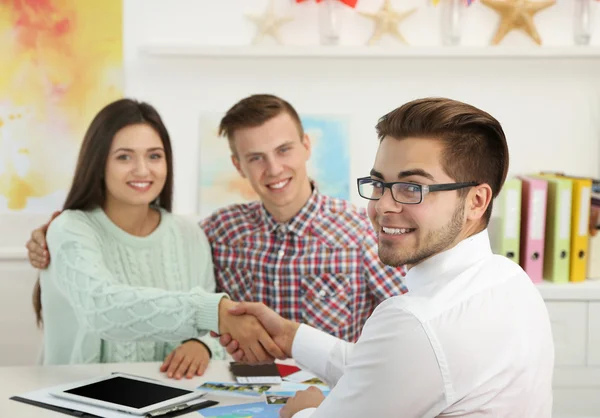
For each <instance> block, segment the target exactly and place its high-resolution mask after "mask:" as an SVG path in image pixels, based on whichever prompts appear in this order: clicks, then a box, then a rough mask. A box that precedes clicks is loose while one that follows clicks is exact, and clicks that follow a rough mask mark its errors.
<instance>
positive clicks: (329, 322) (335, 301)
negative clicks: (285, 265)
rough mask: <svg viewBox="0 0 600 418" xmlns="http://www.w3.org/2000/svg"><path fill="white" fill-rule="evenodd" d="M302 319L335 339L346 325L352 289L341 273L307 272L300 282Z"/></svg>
mask: <svg viewBox="0 0 600 418" xmlns="http://www.w3.org/2000/svg"><path fill="white" fill-rule="evenodd" d="M300 293H301V298H302V303H301V306H302V322H304V323H305V324H308V325H310V326H312V327H315V328H317V329H320V330H322V331H325V332H327V333H328V334H331V335H334V336H336V337H338V338H342V337H343V336H345V334H346V328H347V327H348V326H349V325H350V322H351V321H350V319H351V310H350V302H351V300H352V294H351V293H352V292H351V286H350V281H349V276H348V275H347V274H344V273H321V274H319V275H308V276H305V277H303V278H302V280H301V283H300Z"/></svg>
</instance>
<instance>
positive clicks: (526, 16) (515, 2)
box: [481, 0, 556, 45]
mask: <svg viewBox="0 0 600 418" xmlns="http://www.w3.org/2000/svg"><path fill="white" fill-rule="evenodd" d="M481 3H482V4H483V5H485V6H487V7H490V8H492V9H494V10H495V11H496V12H497V13H498V14H499V15H500V19H501V20H500V25H499V26H498V30H497V31H496V34H495V35H494V39H492V44H493V45H498V44H499V43H500V41H502V39H504V37H505V36H506V35H507V34H508V33H509V32H510V31H512V30H515V29H522V30H523V31H524V32H525V33H526V34H527V35H529V37H530V38H531V39H533V41H534V42H535V43H536V44H538V45H541V44H542V39H541V38H540V34H539V33H538V31H537V29H536V27H535V24H534V23H533V16H535V14H536V13H538V12H541V11H542V10H544V9H547V8H548V7H550V6H554V4H555V3H556V2H555V1H554V0H545V1H530V0H481Z"/></svg>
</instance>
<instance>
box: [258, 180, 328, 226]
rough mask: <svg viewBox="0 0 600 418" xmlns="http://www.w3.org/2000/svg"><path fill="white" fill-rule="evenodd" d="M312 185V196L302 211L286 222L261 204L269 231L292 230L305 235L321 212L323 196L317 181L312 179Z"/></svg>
mask: <svg viewBox="0 0 600 418" xmlns="http://www.w3.org/2000/svg"><path fill="white" fill-rule="evenodd" d="M310 185H311V188H312V193H311V194H310V197H309V198H308V200H307V201H306V203H305V204H304V206H303V207H302V209H300V211H299V212H298V213H297V214H296V215H294V217H293V218H292V219H290V220H289V221H288V222H286V223H280V222H277V221H276V220H275V218H273V215H271V214H270V213H269V212H268V211H267V209H266V208H265V205H264V204H262V205H260V212H261V218H262V220H263V224H264V226H265V227H266V229H267V231H269V232H273V231H275V230H279V231H283V232H287V231H290V232H293V233H294V234H296V235H299V236H301V235H304V233H305V232H306V230H307V229H308V227H309V225H310V223H311V222H312V221H313V219H315V217H316V216H317V213H319V211H320V209H321V204H322V196H321V194H320V193H319V191H318V189H317V186H316V184H315V182H314V181H311V182H310Z"/></svg>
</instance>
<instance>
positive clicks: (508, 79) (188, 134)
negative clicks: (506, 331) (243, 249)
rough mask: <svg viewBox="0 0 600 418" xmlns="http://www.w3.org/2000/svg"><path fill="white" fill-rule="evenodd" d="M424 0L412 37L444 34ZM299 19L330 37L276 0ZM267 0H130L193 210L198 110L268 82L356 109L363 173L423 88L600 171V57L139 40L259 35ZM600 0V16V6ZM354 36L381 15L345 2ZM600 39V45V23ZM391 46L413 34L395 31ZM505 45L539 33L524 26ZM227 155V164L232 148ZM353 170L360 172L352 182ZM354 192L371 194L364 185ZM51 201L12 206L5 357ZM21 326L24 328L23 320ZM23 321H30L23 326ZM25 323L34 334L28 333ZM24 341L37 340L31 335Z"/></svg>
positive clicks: (136, 92) (2, 359) (548, 154)
mask: <svg viewBox="0 0 600 418" xmlns="http://www.w3.org/2000/svg"><path fill="white" fill-rule="evenodd" d="M380 3H381V0H360V1H359V9H361V10H372V9H376V8H377V7H378V6H379V4H380ZM394 3H395V4H396V5H397V6H396V7H397V8H398V9H402V8H404V7H403V5H407V6H410V5H419V6H420V9H419V11H418V12H417V13H416V14H415V15H414V16H412V17H411V18H409V19H408V20H407V21H406V22H405V24H404V25H403V26H402V31H403V33H404V35H405V37H406V38H407V39H408V40H409V41H410V42H411V44H412V45H413V46H431V45H438V44H439V33H438V29H437V28H438V26H439V25H438V20H439V10H440V9H439V8H434V7H432V6H428V5H426V2H425V0H422V1H420V0H414V1H410V0H405V1H400V0H399V1H395V2H394ZM277 4H278V5H280V6H281V10H282V11H283V12H284V13H289V14H293V16H294V17H295V21H294V22H292V23H290V24H289V25H286V26H284V28H283V29H282V31H281V33H282V37H283V38H284V39H285V40H286V43H288V44H294V45H301V44H305V45H313V44H317V43H318V31H317V25H316V19H317V16H318V9H317V7H318V6H317V5H316V4H314V2H313V1H310V2H306V3H303V4H300V5H296V4H295V3H294V2H293V1H292V0H277ZM264 5H266V0H218V1H208V0H170V1H168V2H167V1H164V0H124V14H125V16H124V37H125V38H124V48H125V57H124V60H125V75H126V86H127V87H126V93H127V95H129V96H132V97H135V98H138V99H143V100H147V101H149V102H150V103H152V104H154V105H155V106H156V107H157V108H158V110H159V111H160V112H161V114H162V115H163V117H164V119H165V122H166V124H167V127H168V128H169V130H170V132H171V137H172V139H173V142H174V148H175V164H176V189H175V211H176V212H179V213H185V214H193V213H194V212H195V211H196V199H197V187H196V182H197V178H198V176H197V168H198V167H197V161H198V130H199V129H198V128H199V115H200V113H201V112H203V111H219V112H224V111H225V110H226V109H227V108H228V107H229V106H231V105H232V104H233V103H234V102H235V101H237V100H239V99H240V98H242V97H243V96H245V95H248V94H251V93H256V92H271V93H274V94H277V95H280V96H283V97H284V98H286V99H288V100H289V101H291V103H292V104H294V106H296V107H297V109H298V110H299V111H300V112H303V113H307V112H310V113H319V112H325V113H332V112H339V113H349V114H351V115H352V116H353V118H352V120H353V126H352V130H351V131H352V137H351V144H352V151H353V154H352V164H351V178H356V177H359V176H362V175H365V173H367V172H368V170H369V169H370V167H371V163H372V160H373V157H374V154H375V151H376V138H375V134H374V129H373V127H374V125H375V123H376V121H377V119H378V118H379V117H380V116H381V115H382V114H384V113H386V112H387V111H389V110H391V109H393V108H395V107H397V106H399V105H400V104H402V103H403V102H405V101H408V100H410V99H413V98H416V97H421V96H426V95H437V96H440V95H441V96H449V97H452V98H456V99H460V100H464V101H467V102H470V103H472V104H474V105H477V106H480V107H482V108H483V109H485V110H488V111H489V112H491V113H492V114H493V115H495V116H496V117H497V118H498V119H499V120H500V121H501V122H502V123H503V125H504V128H505V130H506V133H507V135H508V140H509V146H510V151H511V172H512V173H522V172H527V171H537V170H540V169H547V170H548V169H559V170H563V171H567V172H570V173H573V174H576V175H591V176H596V175H599V174H600V173H599V170H598V161H599V151H600V150H599V145H598V143H599V141H600V125H599V118H598V115H600V83H599V81H600V80H599V78H600V59H585V60H584V59H564V60H560V59H534V60H532V59H501V58H494V59H459V58H453V59H402V58H399V59H382V58H378V59H376V58H372V59H371V58H366V59H327V58H301V59H300V58H296V59H281V58H269V59H260V60H259V59H250V58H231V59H216V58H190V57H188V58H185V57H179V58H156V57H149V56H147V55H144V54H142V53H141V51H140V48H141V47H143V46H145V45H148V44H153V43H161V44H162V43H185V44H205V45H242V44H248V43H249V39H250V38H251V37H252V35H253V31H254V28H253V25H252V24H251V23H250V22H249V21H247V20H246V19H245V18H244V17H243V16H242V13H246V12H247V13H260V12H261V11H262V10H263V7H264ZM593 6H594V16H595V17H596V18H597V17H598V14H599V11H598V10H599V8H598V6H597V5H595V4H594V5H593ZM571 8H572V2H571V1H566V0H559V4H557V5H556V6H555V7H553V8H551V9H548V10H547V11H544V12H541V13H540V14H539V15H538V16H537V17H536V22H537V25H538V28H539V31H540V33H541V36H542V37H543V39H544V40H545V43H546V46H561V45H562V46H564V45H570V44H571V43H572V41H571V40H572V36H571V27H570V25H571V21H572V18H571V16H572V13H571ZM342 13H343V16H342V17H343V22H342V23H343V32H342V43H343V44H347V45H350V44H354V45H361V44H363V43H364V42H365V41H366V39H367V38H368V37H369V36H370V33H371V26H370V25H371V23H370V21H369V20H367V19H364V18H362V17H361V16H359V15H358V14H356V13H355V12H354V11H353V10H351V9H349V8H342ZM496 24H497V15H496V14H495V13H494V12H491V11H490V10H488V9H487V8H485V7H484V6H482V5H481V4H479V3H476V4H475V5H473V6H472V7H471V8H469V9H468V10H467V13H466V14H465V26H464V35H463V43H464V44H466V45H485V44H487V43H488V41H489V39H491V36H492V34H493V32H494V30H495V27H496ZM592 43H593V44H594V45H596V46H598V45H600V29H599V28H598V27H596V28H595V36H594V37H593V39H592ZM384 44H386V45H388V46H389V47H390V48H405V46H402V45H399V44H397V43H396V42H395V41H390V40H386V41H385V42H384ZM505 44H506V45H514V46H524V47H527V46H530V45H531V42H530V41H529V40H528V39H527V38H525V37H524V36H523V35H521V34H519V33H513V34H511V35H509V37H508V38H507V39H506V42H505ZM224 164H228V162H227V161H225V162H224ZM351 184H354V183H351ZM352 199H353V201H355V202H356V203H358V204H360V205H362V204H364V203H363V202H362V201H361V200H359V198H358V197H357V195H356V192H355V191H354V190H352ZM47 217H48V214H37V215H21V214H1V215H0V294H2V295H3V296H2V299H1V300H0V306H1V307H2V308H1V309H2V310H1V311H0V318H16V319H18V320H19V321H21V322H19V323H18V324H19V325H18V327H17V328H15V327H16V325H15V324H17V323H16V322H13V321H7V320H3V321H0V335H3V336H5V335H10V337H9V338H8V339H6V340H4V341H2V342H0V364H6V363H16V362H23V361H31V359H33V357H34V354H35V353H37V351H36V350H34V349H29V350H28V349H25V350H21V349H18V350H17V349H16V348H14V349H13V348H10V349H9V351H10V352H11V353H13V354H14V356H13V357H10V356H9V357H7V356H5V355H4V351H3V350H6V348H7V347H8V344H9V342H10V341H9V340H12V338H13V337H14V338H15V339H20V341H21V340H23V338H26V341H27V342H26V343H23V345H27V346H28V345H30V344H35V341H37V340H36V338H37V336H36V334H35V333H34V331H33V330H34V327H33V315H32V313H31V309H30V298H29V289H30V288H31V285H32V283H33V278H34V277H35V272H34V271H33V270H32V269H29V268H28V267H27V266H26V265H25V264H24V263H23V262H15V261H13V262H11V263H10V264H9V263H7V262H6V261H4V262H2V257H4V258H5V259H6V258H8V256H9V255H10V254H13V255H16V257H17V258H18V257H20V256H21V254H17V253H18V252H19V251H22V248H23V245H24V243H25V241H26V240H27V237H28V235H29V232H30V231H31V229H33V228H34V227H36V226H38V225H39V224H40V223H41V222H42V221H43V220H44V219H46V218H47ZM10 327H12V328H10ZM15 329H18V330H19V331H15ZM22 335H26V336H27V337H23V336H22ZM23 341H24V340H23Z"/></svg>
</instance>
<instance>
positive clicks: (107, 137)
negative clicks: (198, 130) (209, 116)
mask: <svg viewBox="0 0 600 418" xmlns="http://www.w3.org/2000/svg"><path fill="white" fill-rule="evenodd" d="M140 123H142V124H146V125H148V126H150V127H152V128H153V129H154V130H155V131H156V133H157V134H158V135H159V136H160V139H161V140H162V144H163V147H164V149H165V157H166V162H167V179H166V181H165V185H164V187H163V189H162V191H161V193H160V195H159V197H158V206H160V207H162V208H163V209H165V210H167V211H169V212H170V211H171V207H172V203H173V152H172V149H171V139H170V138H169V133H168V132H167V128H166V127H165V125H164V123H163V121H162V119H161V117H160V115H159V114H158V112H157V111H156V109H154V107H152V106H151V105H149V104H148V103H144V102H138V101H135V100H132V99H120V100H117V101H115V102H112V103H110V104H109V105H107V106H105V107H104V108H103V109H102V110H100V112H99V113H98V114H97V115H96V116H95V117H94V119H93V120H92V123H91V124H90V126H89V127H88V129H87V132H86V133H85V136H84V138H83V142H82V144H81V149H80V150H79V157H78V159H77V166H76V168H75V174H74V175H73V184H72V185H71V189H70V190H69V194H68V195H67V199H66V201H65V204H64V205H63V210H68V209H74V210H92V209H95V208H97V207H102V206H103V205H104V201H105V199H106V190H105V184H104V172H105V170H106V162H107V160H108V154H109V151H110V147H111V145H112V141H113V138H114V137H115V135H116V134H117V132H118V131H120V130H121V129H123V128H125V127H126V126H130V125H137V124H140ZM33 308H34V310H35V315H36V319H37V323H38V326H41V324H42V292H41V287H40V280H39V278H38V280H37V282H36V283H35V287H34V289H33Z"/></svg>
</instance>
